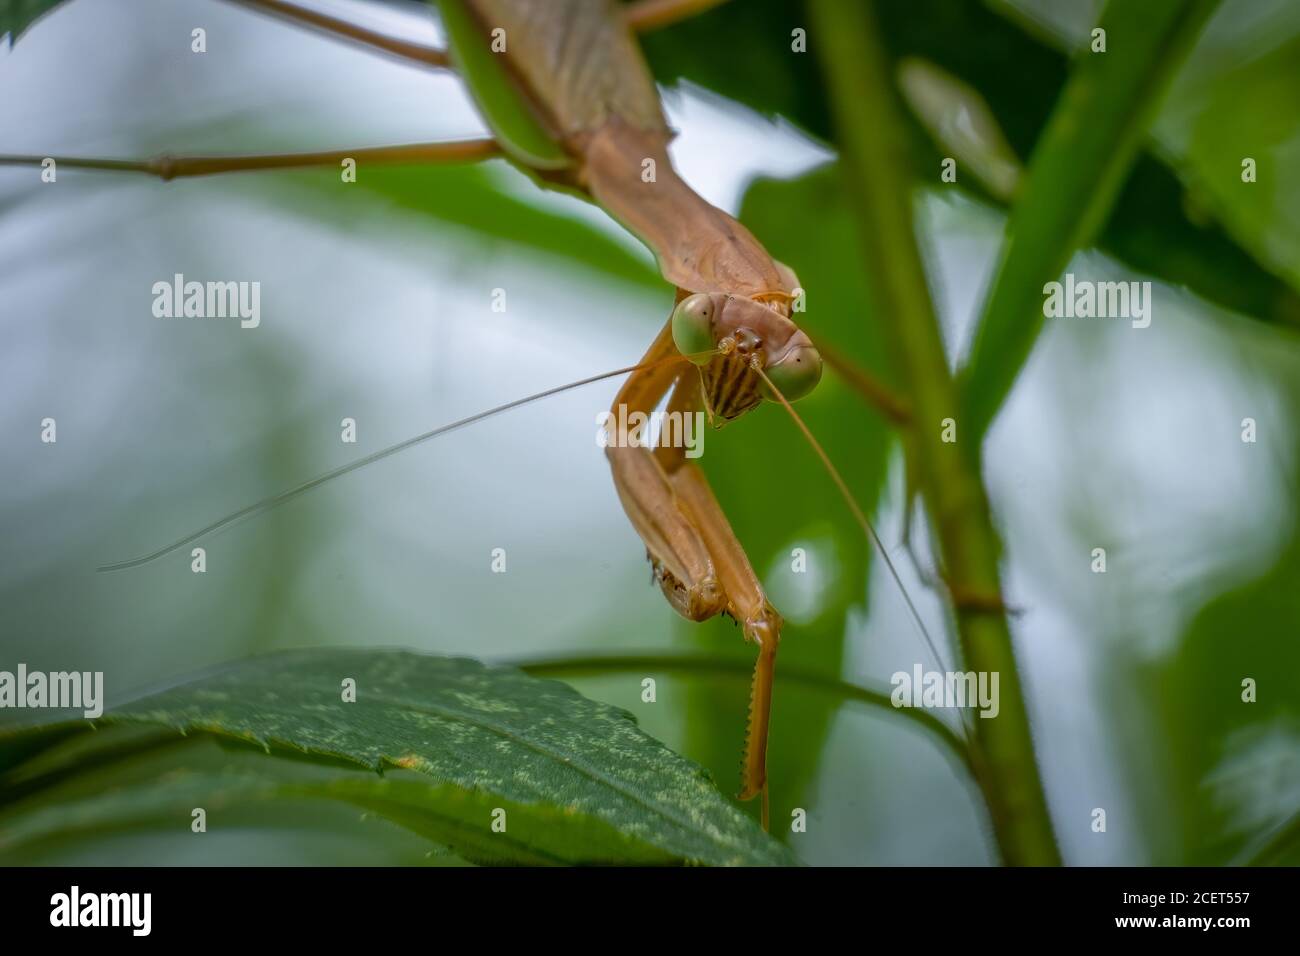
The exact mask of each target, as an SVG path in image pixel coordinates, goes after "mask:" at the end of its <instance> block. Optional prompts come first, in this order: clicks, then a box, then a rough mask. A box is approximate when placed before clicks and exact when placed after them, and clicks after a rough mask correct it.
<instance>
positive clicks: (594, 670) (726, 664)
mask: <svg viewBox="0 0 1300 956" xmlns="http://www.w3.org/2000/svg"><path fill="white" fill-rule="evenodd" d="M512 663H513V666H515V667H518V668H519V669H520V670H523V671H526V672H527V673H529V674H532V675H533V676H534V677H537V676H541V675H550V674H575V675H577V674H594V675H601V674H609V673H614V672H627V671H633V672H645V671H661V672H673V671H676V672H678V673H683V674H693V675H700V674H704V675H709V676H713V677H728V678H734V679H737V680H743V681H748V680H749V679H750V677H751V676H752V673H753V669H754V667H753V664H751V663H750V662H748V661H743V660H728V659H726V658H711V657H699V656H696V655H691V654H593V655H587V656H582V657H556V658H541V659H531V660H524V661H515V662H512ZM781 683H782V684H783V685H789V686H792V687H803V688H806V689H808V690H814V691H821V692H823V693H827V694H833V695H835V696H837V697H841V698H843V699H845V700H854V701H858V702H859V703H863V704H866V705H868V706H869V707H876V708H879V709H881V710H885V711H888V712H889V713H891V714H896V715H898V716H900V717H905V718H907V719H908V720H911V721H913V722H914V723H916V724H917V725H919V726H921V727H924V728H925V729H926V730H927V731H929V732H930V733H932V734H934V736H935V737H936V738H937V739H938V740H939V742H940V743H942V744H943V745H944V746H945V747H946V748H947V749H948V750H949V751H950V752H951V755H952V756H953V757H955V758H956V759H957V762H958V763H959V764H960V765H961V766H962V767H963V768H964V769H966V770H967V771H968V772H970V774H971V775H972V777H973V776H974V768H973V767H972V765H971V759H970V751H969V750H968V748H967V746H966V742H965V741H964V740H962V738H961V737H960V736H958V734H957V733H956V731H954V730H953V729H952V728H951V727H949V726H948V725H947V724H945V723H944V722H943V721H942V720H939V719H938V718H937V717H935V716H934V715H933V714H931V713H928V712H927V711H924V710H921V709H919V708H915V707H895V706H894V705H893V702H892V701H891V700H890V697H889V693H888V692H887V691H883V690H874V689H871V688H868V687H859V686H858V685H857V684H850V683H847V682H845V681H842V680H837V679H835V678H833V677H826V676H823V675H821V674H810V673H805V672H802V671H799V670H792V669H790V668H782V669H781Z"/></svg>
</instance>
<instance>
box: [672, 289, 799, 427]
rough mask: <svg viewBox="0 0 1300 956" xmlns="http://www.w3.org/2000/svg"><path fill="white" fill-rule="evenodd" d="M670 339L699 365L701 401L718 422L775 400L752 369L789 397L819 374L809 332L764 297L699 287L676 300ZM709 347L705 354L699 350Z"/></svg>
mask: <svg viewBox="0 0 1300 956" xmlns="http://www.w3.org/2000/svg"><path fill="white" fill-rule="evenodd" d="M672 333H673V343H674V344H675V345H676V346H677V350H678V351H679V352H681V353H682V354H683V355H687V356H692V358H691V361H692V362H694V363H695V364H696V365H698V366H699V367H700V378H701V381H702V384H703V387H704V401H705V403H706V405H707V406H708V408H709V410H710V411H711V412H712V414H713V417H714V424H715V425H717V426H721V425H722V424H724V423H726V422H728V421H731V420H732V419H734V418H739V417H740V416H741V415H743V414H744V413H745V412H747V411H749V410H750V409H752V408H754V407H756V406H757V405H758V404H759V403H760V402H761V401H762V400H763V399H765V398H766V399H768V400H769V401H776V400H777V397H776V396H775V395H774V394H771V390H770V389H769V388H768V387H767V383H766V382H764V381H763V377H762V376H761V375H759V374H758V373H757V371H756V369H762V370H763V373H764V374H765V375H766V376H767V377H768V379H770V380H771V382H772V384H773V385H775V386H776V388H777V389H778V390H779V391H780V392H781V394H782V395H784V396H785V397H786V399H788V400H789V401H794V400H795V399H798V398H802V397H803V396H805V395H807V394H808V393H809V392H811V391H812V390H813V389H814V388H815V387H816V385H817V383H818V382H819V381H820V380H821V377H822V358H821V355H820V354H819V353H818V351H817V349H816V348H814V347H813V344H812V342H811V341H810V340H809V338H808V336H807V334H806V333H805V332H804V331H803V330H802V329H800V328H799V326H797V325H795V324H794V322H792V321H790V319H789V318H787V317H786V316H784V315H782V314H781V313H780V312H778V311H776V309H774V308H772V307H770V306H768V305H765V304H764V303H762V302H759V301H756V300H754V299H751V298H747V297H745V296H739V295H728V294H726V293H722V292H711V293H706V292H697V293H695V294H693V295H689V296H687V297H686V298H684V299H682V301H681V302H678V303H677V307H676V308H675V309H673V317H672ZM700 353H708V354H700Z"/></svg>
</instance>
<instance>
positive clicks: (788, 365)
mask: <svg viewBox="0 0 1300 956" xmlns="http://www.w3.org/2000/svg"><path fill="white" fill-rule="evenodd" d="M763 372H764V374H766V375H767V377H768V378H770V379H771V380H772V384H773V385H775V386H776V387H777V389H778V390H779V391H780V392H781V394H782V395H784V396H785V397H786V401H790V402H793V401H795V400H796V399H800V398H803V397H804V396H805V395H807V394H808V393H809V392H811V391H812V390H813V389H814V388H816V387H817V383H818V382H820V381H821V378H822V357H821V353H819V352H818V351H817V350H816V349H815V348H813V347H812V346H811V345H802V346H800V347H799V348H797V349H795V350H794V351H793V352H791V353H790V354H789V355H787V356H786V357H785V358H783V359H782V360H781V361H780V362H778V363H777V364H775V365H772V366H769V367H768V368H765V369H763ZM761 387H762V392H763V397H764V398H766V399H767V400H768V401H771V402H775V401H779V399H778V398H777V397H776V396H775V395H772V394H770V392H771V389H769V388H768V387H767V383H766V382H764V383H763V385H762V386H761Z"/></svg>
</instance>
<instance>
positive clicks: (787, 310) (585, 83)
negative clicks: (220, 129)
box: [0, 0, 928, 827]
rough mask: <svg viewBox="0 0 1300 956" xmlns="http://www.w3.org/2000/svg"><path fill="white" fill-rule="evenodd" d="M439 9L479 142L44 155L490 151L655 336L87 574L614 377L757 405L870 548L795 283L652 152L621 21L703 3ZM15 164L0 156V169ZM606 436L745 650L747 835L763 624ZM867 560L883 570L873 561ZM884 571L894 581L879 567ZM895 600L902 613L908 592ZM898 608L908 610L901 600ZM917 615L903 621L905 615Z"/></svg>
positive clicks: (642, 397) (205, 163) (700, 614)
mask: <svg viewBox="0 0 1300 956" xmlns="http://www.w3.org/2000/svg"><path fill="white" fill-rule="evenodd" d="M233 2H237V3H239V4H241V5H246V6H251V7H253V8H257V9H262V10H264V11H267V12H271V13H275V14H279V15H281V16H288V17H291V18H294V19H298V20H305V21H306V22H308V23H310V24H312V25H314V26H316V27H320V28H325V29H331V30H334V31H335V32H341V33H348V34H349V35H351V36H352V37H353V38H354V39H360V40H362V41H363V42H371V44H372V45H376V46H383V47H384V48H385V49H387V50H389V52H396V53H398V54H399V55H407V56H408V57H410V58H419V57H420V56H421V54H419V53H418V51H414V50H412V49H411V48H410V47H407V46H404V45H403V44H400V43H396V42H390V43H389V44H388V45H387V46H385V45H384V44H383V43H380V42H378V38H376V37H375V36H374V35H368V36H367V35H359V34H358V33H357V32H356V31H350V30H342V29H339V21H331V20H330V18H327V17H322V16H319V15H316V14H314V13H309V12H308V11H306V10H305V8H298V7H296V6H295V5H292V4H288V3H283V2H281V0H233ZM715 2H716V0H715ZM438 5H439V8H440V11H441V14H442V21H443V25H444V27H445V30H446V32H447V36H448V40H449V44H450V56H449V57H447V58H442V57H440V56H437V55H434V54H429V55H427V56H424V59H425V62H428V63H430V64H431V65H438V66H448V65H449V66H452V67H453V68H455V69H456V70H457V72H458V73H459V74H460V75H461V76H462V78H463V79H464V80H465V82H466V85H467V86H468V88H469V91H470V93H471V95H472V96H473V97H474V99H475V101H476V102H477V103H478V105H479V107H480V109H481V111H482V113H483V116H484V119H485V120H486V122H487V125H488V126H489V128H490V129H491V131H492V133H493V138H492V139H490V140H467V141H460V142H449V143H434V144H420V145H415V146H403V147H379V148H373V149H368V150H366V149H363V150H349V151H338V152H329V153H313V154H296V155H290V156H278V157H161V158H157V159H153V160H146V161H139V162H136V161H126V160H76V159H71V160H70V159H60V160H58V162H59V163H60V164H62V165H70V166H73V167H77V166H82V167H89V168H99V169H109V170H123V171H137V172H148V173H153V174H155V175H158V176H160V177H162V178H163V179H171V178H174V177H177V176H191V175H206V174H209V173H216V172H224V171H235V170H251V169H266V168H287V167H294V166H309V165H323V164H337V163H338V162H339V161H340V160H341V159H345V158H350V159H353V160H355V161H356V162H357V163H358V164H364V163H366V162H368V161H374V162H411V161H419V162H467V161H475V160H479V159H484V158H488V157H496V156H503V157H505V158H506V159H508V160H509V161H511V162H512V163H513V164H514V165H515V166H517V167H519V168H520V169H522V170H524V171H525V172H526V173H528V174H529V175H530V176H531V177H532V178H534V180H536V181H537V182H538V183H539V184H540V185H542V186H544V187H547V188H553V189H557V190H561V191H566V192H570V193H575V194H577V195H579V196H581V197H583V198H585V199H588V200H590V201H593V202H595V203H596V204H597V205H599V206H600V207H601V208H603V209H604V210H605V211H607V212H608V213H609V214H610V215H611V216H612V217H613V218H614V219H616V220H617V221H618V222H619V223H621V224H622V225H623V226H624V227H625V228H627V229H628V230H629V231H630V232H631V233H633V234H634V235H636V236H637V237H638V238H639V239H640V240H641V241H642V242H643V243H644V244H645V245H646V246H647V247H648V248H649V249H650V250H651V251H652V252H653V254H654V256H655V258H656V261H657V263H658V267H659V271H660V273H661V275H662V277H663V279H664V280H665V281H666V282H667V283H669V284H670V285H671V286H672V287H673V288H674V290H675V302H674V306H673V308H672V311H671V314H670V316H669V318H668V320H667V321H666V323H665V325H664V327H663V329H662V330H661V331H660V332H659V334H658V335H657V336H656V337H655V339H654V341H653V342H652V343H651V344H650V346H649V348H648V349H647V351H646V353H645V355H644V357H643V358H642V359H641V361H640V362H638V363H637V364H636V365H634V366H629V367H628V368H625V369H619V370H617V371H616V372H613V373H608V374H606V375H600V376H594V377H592V378H590V379H584V380H583V381H582V382H578V383H570V384H569V385H567V386H562V387H561V388H560V389H552V390H550V391H548V392H544V393H540V394H539V395H534V396H529V397H528V398H525V399H521V400H519V401H516V402H511V403H508V404H507V405H505V406H499V407H498V408H496V409H492V410H490V411H488V412H485V413H481V414H479V415H475V416H471V417H470V418H467V419H462V420H461V421H459V422H455V423H452V424H451V425H448V426H443V427H442V428H439V429H435V430H433V431H431V432H426V433H424V434H423V435H420V436H416V437H415V438H412V439H409V440H407V441H405V442H402V443H400V444H398V445H395V446H390V447H389V448H386V449H384V450H382V451H380V452H377V453H375V454H373V455H370V456H367V457H366V458H363V459H360V460H358V461H355V462H352V463H350V464H348V465H345V466H343V467H341V468H338V469H335V470H334V471H332V472H328V473H326V474H324V475H321V476H318V477H317V478H313V479H311V480H310V481H308V482H304V483H303V484H301V485H298V486H296V487H295V488H292V489H289V490H288V491H286V492H282V493H280V494H278V495H275V496H272V497H271V498H268V499H264V500H263V501H260V502H257V503H255V504H253V505H250V506H249V507H247V508H244V509H241V510H240V511H239V512H236V513H234V514H232V515H228V516H226V517H225V518H222V519H220V520H219V521H217V522H214V523H213V524H211V525H208V526H207V527H206V528H204V529H201V530H200V531H198V532H195V533H194V534H192V535H189V536H188V537H186V538H184V539H182V540H181V541H179V542H176V543H174V544H172V545H169V546H168V547H166V548H163V549H161V550H159V551H156V552H154V553H152V554H150V555H146V556H144V557H143V558H138V559H134V560H131V561H125V562H121V563H119V564H115V565H109V566H106V567H105V568H101V570H120V569H124V568H128V567H133V566H137V565H139V564H143V563H145V562H147V561H152V560H154V559H155V558H158V557H161V556H162V555H164V554H167V553H170V552H172V551H175V550H176V549H178V548H180V547H182V546H184V545H186V544H189V543H190V542H192V541H194V540H197V539H198V538H200V537H202V536H204V535H207V534H210V533H212V532H215V531H217V530H220V529H221V528H223V527H225V526H226V525H228V524H231V523H233V522H234V521H236V520H239V519H241V518H244V517H248V516H250V515H252V514H255V513H258V512H260V511H263V510H266V509H267V508H270V507H274V506H275V505H277V504H280V503H282V502H284V501H286V500H288V499H289V498H292V497H295V496H297V495H299V494H303V493H305V492H307V491H310V490H311V489H312V488H315V487H318V486H319V485H321V484H323V483H324V482H326V481H329V480H332V479H333V478H336V477H339V476H341V475H342V474H345V473H347V472H350V471H352V470H355V469H357V468H360V467H363V466H364V465H367V464H370V463H372V462H374V461H376V460H378V459H379V458H382V457H387V456H388V455H391V454H395V453H397V452H398V451H401V450H403V449H405V448H407V447H410V446H411V445H413V444H415V443H417V442H421V441H425V440H427V439H429V438H432V437H434V436H436V435H439V434H443V433H445V432H446V431H449V430H451V429H453V428H459V427H462V426H464V425H468V424H471V423H473V422H475V421H478V420H481V419H482V418H484V417H486V416H488V415H491V414H496V413H497V412H500V411H503V410H505V409H508V408H512V407H516V406H518V405H520V404H523V403H524V402H527V401H532V400H535V399H538V398H541V397H545V396H546V395H549V394H553V393H555V392H557V391H560V390H563V389H566V388H571V387H575V386H576V385H581V384H586V383H587V382H592V381H597V380H600V379H604V378H609V377H612V376H614V375H620V374H627V375H628V378H627V379H626V381H625V383H624V384H623V385H622V387H621V388H620V390H619V391H618V393H617V395H616V397H615V399H614V403H613V408H614V411H615V412H616V413H617V411H618V409H620V407H622V408H624V409H628V410H632V411H640V412H643V413H647V414H648V413H650V412H652V411H653V410H654V409H656V408H657V407H658V406H659V405H660V404H661V403H662V402H664V401H665V400H666V402H667V408H668V410H669V411H670V412H678V413H682V414H689V413H695V412H698V411H703V412H704V413H705V414H706V415H707V417H708V418H709V420H710V421H711V422H712V423H713V424H714V425H715V426H718V427H720V426H721V425H723V424H725V423H726V422H729V421H733V420H735V419H736V418H739V417H740V416H742V415H744V414H746V413H748V412H750V411H752V410H753V409H755V408H757V407H758V406H759V405H761V404H762V403H763V402H764V401H767V402H770V403H774V404H778V405H780V406H782V407H784V408H785V409H786V410H787V411H788V412H789V413H790V414H791V415H792V416H793V417H794V419H795V421H796V423H797V424H798V425H799V427H800V428H801V429H802V430H803V431H804V434H805V436H806V437H807V438H808V439H809V441H810V442H811V443H812V446H813V448H814V450H815V451H816V452H817V453H818V454H819V455H820V456H821V457H822V460H823V462H824V463H825V464H826V465H827V467H828V468H829V470H830V472H831V475H832V477H833V478H834V479H835V481H836V483H837V485H838V486H839V488H840V491H841V492H842V494H843V495H844V496H845V499H846V501H847V502H848V504H849V506H850V508H851V510H853V512H854V516H855V518H856V519H857V521H858V523H859V525H860V526H862V527H863V529H864V530H865V531H866V532H867V533H868V534H869V535H870V537H871V538H872V539H873V541H874V542H875V544H876V546H877V547H878V548H880V542H879V539H878V538H877V537H876V535H875V532H874V529H872V528H871V526H870V524H869V522H868V521H867V519H866V518H865V516H864V515H863V514H862V513H861V511H860V509H859V508H858V507H857V505H856V504H855V503H854V501H853V497H852V495H851V494H850V493H849V491H848V489H847V486H845V484H844V482H843V480H842V479H841V478H840V477H839V475H838V473H837V472H836V471H835V470H834V468H833V466H831V465H830V462H829V459H827V458H826V457H825V454H824V452H822V451H821V448H820V446H819V445H818V444H817V442H816V439H815V438H813V436H812V435H811V433H810V432H808V431H807V429H806V428H805V427H804V426H803V424H802V421H801V420H800V419H799V418H798V416H797V414H796V413H795V412H794V410H793V409H792V408H791V406H790V402H792V401H794V400H797V399H799V398H801V397H803V396H805V395H807V394H809V393H810V392H811V391H812V390H813V389H814V388H815V387H816V385H817V383H818V381H819V380H820V378H821V374H822V366H823V360H822V355H821V353H820V352H819V351H818V349H817V347H816V346H815V345H814V344H813V343H812V341H811V340H810V339H809V337H808V335H807V334H806V333H805V332H804V331H803V330H802V329H800V328H799V326H798V324H797V323H796V322H795V321H794V319H793V316H794V315H795V314H796V303H801V302H802V295H803V290H802V289H801V288H800V286H799V282H798V279H797V277H796V275H795V273H794V272H793V271H792V270H791V269H790V268H789V267H788V266H786V265H784V264H783V263H780V262H778V261H776V260H775V259H774V258H772V256H770V255H769V254H768V252H767V251H766V250H765V249H764V248H763V246H762V244H761V243H760V242H759V240H758V239H757V238H756V237H755V236H754V235H753V234H752V233H751V232H750V231H749V230H748V229H746V228H745V227H744V226H743V225H741V224H740V223H739V222H738V221H737V220H735V219H734V218H732V217H731V216H729V215H728V214H727V213H725V212H723V211H722V210H720V209H718V208H716V207H714V206H712V205H711V204H709V203H708V202H707V201H705V200H704V199H703V198H702V197H700V196H699V195H698V194H697V193H696V192H695V191H694V190H693V189H692V188H691V187H690V186H689V185H688V184H687V183H686V182H685V181H684V180H683V179H682V178H681V177H680V176H679V175H678V173H677V172H676V171H675V169H674V168H673V164H672V161H671V160H670V158H669V155H668V144H669V142H670V140H671V137H672V133H671V131H670V130H669V128H668V125H667V123H666V121H665V119H664V115H663V110H662V107H661V104H660V101H659V95H658V92H657V90H656V87H655V84H654V80H653V78H652V76H651V75H650V72H649V69H648V68H647V66H646V64H645V61H644V58H643V56H642V54H641V52H640V49H639V47H638V46H637V43H636V40H635V37H634V32H633V27H634V26H637V25H640V26H642V27H645V26H650V25H656V24H658V23H661V22H664V20H665V19H666V18H671V17H673V16H681V15H687V14H689V13H691V12H693V11H695V10H697V9H699V8H702V7H705V6H708V5H710V4H709V3H707V2H701V0H676V2H664V0H648V2H643V3H641V4H634V5H632V6H630V7H622V6H620V5H619V4H618V3H616V2H615V0H548V2H545V3H542V2H535V0H439V4H438ZM22 159H24V158H23V157H0V162H14V161H15V160H22ZM27 159H28V160H29V161H30V159H31V158H27ZM36 162H40V160H39V159H38V160H36ZM614 420H624V421H625V420H626V416H618V415H617V414H615V416H614ZM613 437H614V438H615V439H616V440H611V441H609V442H608V443H607V444H606V456H607V458H608V461H609V465H610V468H611V473H612V477H613V481H614V486H615V489H616V491H617V493H618V497H619V500H620V502H621V504H622V507H623V510H624V512H625V513H626V515H627V517H628V519H629V521H630V522H631V524H632V527H633V528H634V529H635V531H636V532H637V534H638V535H639V536H640V538H641V539H642V541H643V542H644V544H645V547H646V551H647V556H648V558H649V560H650V562H651V565H652V568H653V573H654V580H655V582H656V583H657V584H658V586H659V588H660V589H661V591H662V593H663V594H664V596H665V598H666V599H667V601H668V603H669V605H670V606H671V607H672V608H673V609H674V610H675V611H676V612H677V613H678V614H680V615H681V616H682V617H684V618H687V619H688V620H691V621H704V620H707V619H709V618H712V617H714V616H717V615H719V614H725V615H729V616H730V617H732V618H733V619H735V621H736V622H737V623H738V624H739V625H740V628H741V630H742V633H743V636H744V639H745V640H746V641H748V642H750V643H752V644H753V645H755V648H756V652H757V656H756V662H755V666H754V671H753V675H752V680H751V686H750V699H749V717H748V726H747V729H746V737H745V745H744V753H743V759H742V767H741V787H740V792H739V794H738V797H739V799H741V800H751V799H753V798H755V797H759V796H761V797H762V811H761V813H762V819H763V824H764V827H766V826H767V823H768V815H769V814H768V806H767V761H766V753H767V742H768V736H769V728H770V723H771V711H772V691H773V686H774V680H775V668H776V658H777V651H778V647H779V644H780V640H781V636H782V628H783V621H782V617H781V615H780V613H779V612H778V611H777V609H776V608H775V607H774V606H773V604H772V602H771V601H770V600H769V599H768V597H767V596H766V594H765V592H764V589H763V586H762V584H761V582H760V580H759V578H758V575H757V574H756V573H755V571H754V569H753V567H752V566H751V563H750V561H749V558H748V557H747V555H746V553H745V550H744V547H743V546H742V544H741V543H740V541H739V540H738V538H737V536H736V534H735V533H734V531H733V530H732V527H731V525H730V523H729V521H728V519H727V517H726V514H725V510H724V507H723V502H721V501H720V500H719V498H718V497H717V496H716V495H715V493H714V491H713V490H712V488H711V487H710V485H709V482H708V480H707V478H706V477H705V474H704V472H703V470H702V469H701V468H700V467H699V466H698V464H696V463H695V462H694V461H691V460H689V459H688V457H687V456H686V455H685V454H683V449H681V448H675V447H670V446H666V445H660V446H659V447H657V448H653V449H652V448H650V447H648V446H647V445H646V444H644V443H640V442H637V441H635V440H633V441H628V440H626V439H627V436H626V435H619V436H613ZM881 553H882V555H883V554H884V550H883V548H881ZM885 560H886V563H887V564H889V562H888V557H887V555H886V556H885ZM889 568H890V571H891V573H893V575H894V578H895V581H896V582H897V583H898V584H899V586H900V588H901V587H902V584H901V581H899V580H898V576H897V573H896V572H894V570H893V566H892V564H889ZM904 596H905V597H906V592H905V591H904ZM908 604H909V608H911V601H910V598H908ZM911 610H912V613H913V616H914V617H915V616H916V612H915V608H911ZM916 620H917V623H918V625H919V624H920V621H919V617H917V618H916ZM921 627H922V631H923V632H924V627H923V625H921ZM927 640H928V635H927Z"/></svg>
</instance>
